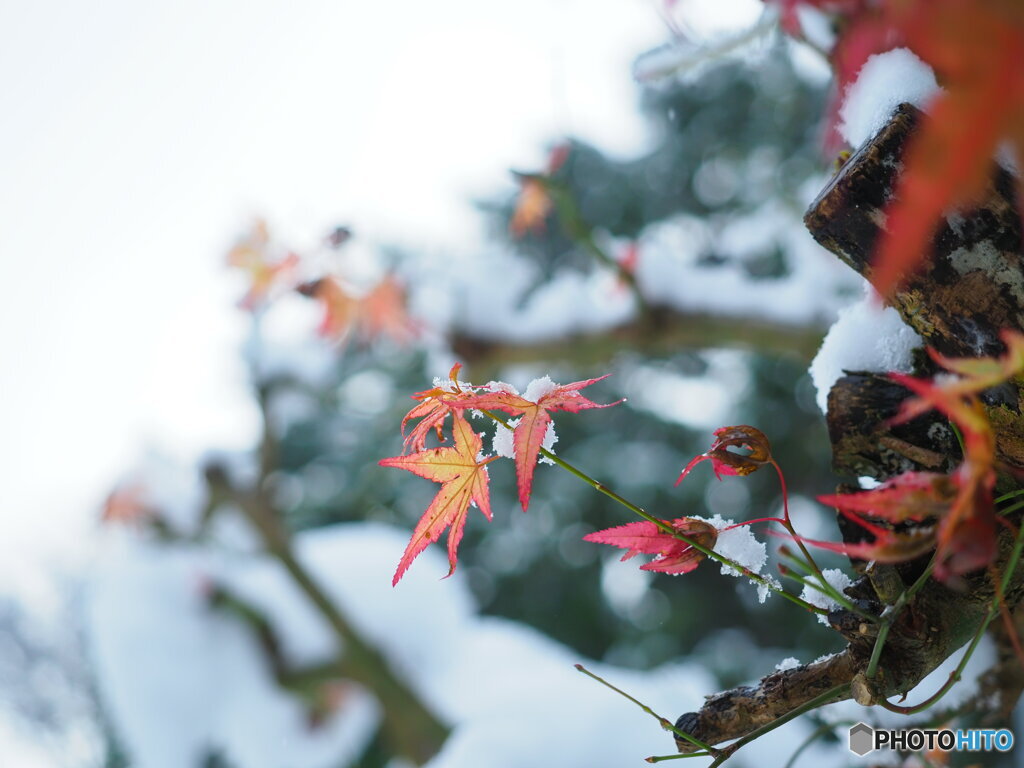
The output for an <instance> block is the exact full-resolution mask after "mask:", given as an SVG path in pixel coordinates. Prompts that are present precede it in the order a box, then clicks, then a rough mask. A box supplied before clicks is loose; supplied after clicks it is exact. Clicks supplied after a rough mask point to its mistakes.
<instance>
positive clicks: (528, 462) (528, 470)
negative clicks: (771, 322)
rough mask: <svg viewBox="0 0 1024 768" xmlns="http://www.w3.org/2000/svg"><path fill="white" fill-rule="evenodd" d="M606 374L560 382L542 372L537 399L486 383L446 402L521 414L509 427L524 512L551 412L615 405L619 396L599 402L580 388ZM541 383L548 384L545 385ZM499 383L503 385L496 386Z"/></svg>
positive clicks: (454, 405) (463, 406)
mask: <svg viewBox="0 0 1024 768" xmlns="http://www.w3.org/2000/svg"><path fill="white" fill-rule="evenodd" d="M609 375H610V374H606V375H604V376H599V377H598V378H596V379H587V380H586V381H576V382H573V383H572V384H564V385H561V386H559V385H557V384H555V383H554V382H552V381H551V379H548V378H547V377H546V376H545V377H544V379H540V380H539V382H538V383H539V384H540V391H541V392H542V394H540V395H539V396H537V397H536V400H528V399H527V398H526V397H524V396H523V395H520V394H518V393H517V392H515V391H514V390H513V389H512V388H511V387H508V386H507V385H496V384H492V385H489V386H492V387H495V388H494V389H492V391H490V392H481V393H479V394H475V395H471V396H470V397H466V398H462V399H458V400H455V401H454V402H451V403H450V404H449V405H450V406H451V407H457V408H479V409H488V408H490V409H497V410H500V411H504V412H505V413H508V414H510V415H512V416H521V417H522V418H521V419H520V420H519V423H518V424H517V425H516V427H515V429H513V431H512V446H513V450H514V452H515V462H516V480H517V482H518V485H519V503H520V504H522V505H523V511H524V512H525V511H526V508H527V506H528V505H529V502H530V492H531V490H532V488H533V470H534V468H535V467H536V466H537V456H538V454H539V453H540V449H541V445H542V444H543V442H544V436H545V434H547V431H548V426H549V425H550V424H551V413H553V412H555V411H568V412H570V413H576V412H578V411H582V410H585V409H587V408H609V407H611V406H613V405H618V404H619V403H621V402H622V400H617V401H616V402H614V403H608V404H606V405H601V404H599V403H595V402H593V401H591V400H588V399H587V398H586V397H584V396H583V395H581V394H580V392H579V391H580V390H581V389H583V388H584V387H589V386H590V385H591V384H595V383H597V382H599V381H601V380H602V379H606V378H608V376H609ZM545 380H546V381H545ZM544 384H548V385H550V386H549V387H545V386H544ZM498 386H501V387H502V388H501V389H497V388H496V387H498ZM498 429H502V427H500V426H499V427H498Z"/></svg>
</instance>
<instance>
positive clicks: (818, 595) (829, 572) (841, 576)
mask: <svg viewBox="0 0 1024 768" xmlns="http://www.w3.org/2000/svg"><path fill="white" fill-rule="evenodd" d="M821 575H822V576H824V577H825V581H827V582H828V584H829V586H831V587H832V588H833V589H835V590H836V591H837V592H840V593H842V591H843V590H844V589H846V588H847V587H848V586H850V585H851V584H852V583H853V582H852V581H850V577H849V576H847V575H846V574H845V573H843V572H842V571H841V570H839V569H838V568H826V569H825V570H824V571H822V572H821ZM800 599H801V600H803V601H805V602H808V603H810V604H811V605H813V606H815V607H817V608H824V609H825V610H826V611H834V610H835V609H836V608H838V607H839V603H837V602H836V601H835V600H833V599H832V598H831V597H829V596H828V595H827V594H825V593H824V592H822V591H821V590H820V589H817V588H815V587H812V586H811V585H810V584H807V585H805V586H804V589H803V591H802V592H801V593H800ZM817 616H818V623H820V624H824V625H825V626H828V617H827V616H826V615H825V614H823V613H819V614H817Z"/></svg>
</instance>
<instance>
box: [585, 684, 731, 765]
mask: <svg viewBox="0 0 1024 768" xmlns="http://www.w3.org/2000/svg"><path fill="white" fill-rule="evenodd" d="M573 666H575V667H576V670H577V671H578V672H582V673H583V674H584V675H586V676H587V677H589V678H591V679H592V680H597V682H599V683H600V684H601V685H603V686H605V687H606V688H610V689H611V690H613V691H615V692H616V693H617V694H619V695H620V696H622V697H624V698H626V699H629V700H630V701H632V702H633V703H634V704H636V705H637V706H638V707H640V709H642V710H643V711H644V712H646V713H647V714H648V715H650V716H651V717H653V718H654V719H655V720H657V721H658V724H659V725H660V726H661V727H662V728H664V729H665V730H666V731H672V733H674V734H675V735H676V736H678V737H679V738H681V739H683V740H685V741H688V742H690V743H691V744H693V745H694V746H695V747H699V748H700V749H703V750H704V752H705V754H709V755H713V756H716V757H717V756H718V753H719V752H720V750H717V749H715V748H714V747H712V746H709V745H708V744H705V743H704V742H703V741H701V740H700V739H698V738H697V737H696V736H691V735H690V734H688V733H687V732H686V731H681V730H679V729H678V728H676V727H675V725H674V724H673V723H672V721H671V720H669V719H668V718H666V717H662V716H661V715H659V714H658V713H657V712H655V711H654V710H653V709H651V708H650V707H649V706H647V705H646V704H644V703H643V702H642V701H640V700H639V699H635V698H633V697H632V696H630V695H629V694H628V693H626V692H625V691H624V690H622V689H621V688H616V687H615V686H614V685H612V684H611V683H609V682H608V681H607V680H605V679H604V678H603V677H600V676H598V675H595V674H594V673H593V672H591V671H590V670H589V669H587V668H586V667H584V666H583V665H582V664H574V665H573Z"/></svg>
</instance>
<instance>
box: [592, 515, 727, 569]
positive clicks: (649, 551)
mask: <svg viewBox="0 0 1024 768" xmlns="http://www.w3.org/2000/svg"><path fill="white" fill-rule="evenodd" d="M662 522H664V523H665V524H666V525H671V527H672V530H674V531H675V532H676V533H677V534H680V535H682V536H686V537H687V538H690V539H692V540H693V541H695V542H697V543H698V544H700V545H701V546H703V547H705V548H707V549H713V548H714V546H715V542H716V541H717V540H718V529H717V528H715V526H713V525H712V524H711V523H708V522H706V521H704V520H700V519H698V518H692V517H680V518H677V519H676V520H673V521H672V522H671V523H669V522H668V521H667V520H665V521H662ZM583 540H584V541H590V542H593V543H595V544H610V545H611V546H613V547H620V548H622V549H625V550H627V551H626V554H624V555H623V556H622V560H629V559H630V558H631V557H635V556H636V555H639V554H646V555H655V558H654V560H652V561H651V562H649V563H645V564H644V565H641V566H640V570H641V571H657V572H659V573H671V574H681V573H689V572H690V571H692V570H693V569H694V568H696V567H697V566H698V565H700V561H701V560H703V559H704V558H705V557H706V555H705V554H704V553H703V552H701V551H700V550H699V549H697V548H696V547H693V546H692V545H690V544H689V542H686V541H683V540H681V539H677V538H676V537H675V536H673V535H672V534H671V533H668V532H667V531H665V530H663V529H662V528H660V527H658V526H657V525H655V524H654V523H652V522H650V521H647V520H642V521H640V522H636V523H626V524H625V525H619V526H616V527H614V528H606V529H605V530H603V531H595V532H594V533H588V534H587V535H586V536H584V537H583Z"/></svg>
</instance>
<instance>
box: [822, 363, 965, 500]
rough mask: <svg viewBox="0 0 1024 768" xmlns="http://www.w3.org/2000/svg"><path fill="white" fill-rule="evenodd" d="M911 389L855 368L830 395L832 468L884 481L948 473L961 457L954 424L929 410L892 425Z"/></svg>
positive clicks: (839, 471) (840, 472) (853, 475)
mask: <svg viewBox="0 0 1024 768" xmlns="http://www.w3.org/2000/svg"><path fill="white" fill-rule="evenodd" d="M909 395H910V391H909V390H908V389H906V388H905V387H903V386H901V385H900V384H897V383H896V382H894V381H892V380H891V379H889V378H888V377H886V376H883V375H880V374H877V373H866V372H851V373H848V374H847V375H846V376H844V377H842V378H841V379H839V380H838V381H837V382H836V383H835V385H834V386H833V387H832V389H831V390H830V391H829V395H828V414H827V416H826V420H827V422H828V435H829V440H830V441H831V442H832V468H833V469H834V470H835V471H836V472H837V473H838V474H840V475H849V476H852V477H873V478H875V479H877V480H885V479H888V478H890V477H894V476H896V475H898V474H901V473H903V472H912V471H921V470H927V471H931V472H949V471H950V470H952V469H953V466H954V465H955V464H956V463H957V461H959V459H960V451H959V447H958V446H957V442H956V437H955V436H954V434H953V431H952V430H951V429H950V428H949V422H948V421H947V420H946V419H945V417H943V416H942V415H941V414H939V413H937V412H936V411H930V412H929V413H926V414H923V415H922V416H919V417H918V418H916V419H912V420H911V421H908V422H906V423H904V424H897V425H890V424H889V423H888V422H889V419H891V418H892V417H894V416H895V415H896V413H897V412H898V411H899V407H900V404H901V403H902V402H903V401H904V400H905V399H906V398H907V397H908V396H909Z"/></svg>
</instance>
